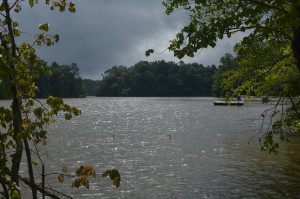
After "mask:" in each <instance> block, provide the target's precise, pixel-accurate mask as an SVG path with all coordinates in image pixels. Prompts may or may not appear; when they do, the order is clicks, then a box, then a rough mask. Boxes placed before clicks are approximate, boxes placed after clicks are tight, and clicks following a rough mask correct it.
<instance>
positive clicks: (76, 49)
mask: <svg viewBox="0 0 300 199" xmlns="http://www.w3.org/2000/svg"><path fill="white" fill-rule="evenodd" d="M73 2H75V4H76V13H69V12H65V13H59V12H58V11H50V10H49V7H47V6H45V4H44V2H43V1H40V4H39V5H37V6H35V7H33V8H29V7H28V6H27V5H26V3H27V2H24V4H23V5H22V12H20V13H18V14H14V15H13V17H14V18H16V19H17V20H18V21H19V23H20V29H21V31H23V32H25V34H24V38H25V39H26V40H27V41H28V40H29V41H32V40H33V39H32V37H33V35H34V34H36V33H38V28H37V27H38V25H39V24H42V23H46V22H47V23H49V24H51V26H50V28H51V31H50V32H51V33H54V34H56V33H57V34H59V35H60V42H59V43H57V44H55V45H54V46H52V47H38V48H37V54H38V55H39V57H41V58H42V59H44V60H46V61H47V62H48V63H49V64H51V63H52V62H53V61H56V62H58V64H60V65H62V64H71V63H77V65H78V66H79V68H80V74H81V76H82V77H84V78H92V79H100V77H101V74H102V73H103V72H104V71H105V70H107V69H108V68H111V67H112V66H118V65H123V66H132V65H134V64H135V63H137V62H139V61H141V60H146V61H154V60H162V59H163V60H166V61H175V62H179V61H180V60H178V59H176V58H174V57H173V55H172V53H170V52H168V51H166V52H164V53H163V54H153V55H151V56H150V57H146V56H145V51H146V50H148V49H150V48H153V49H154V50H155V51H157V52H162V51H164V50H165V49H167V47H168V44H169V41H170V40H171V39H173V38H174V37H175V35H176V34H177V33H178V32H179V31H180V29H181V28H182V27H183V26H184V25H185V24H187V21H188V18H187V14H186V13H185V12H177V13H175V14H173V15H171V16H167V15H166V14H165V13H164V12H165V9H164V7H163V6H162V0H75V1H73ZM239 40H240V36H239V35H237V36H235V37H233V38H231V39H224V40H222V41H219V42H218V44H217V46H216V47H215V48H214V49H211V48H209V49H203V50H201V51H199V53H198V55H197V56H196V57H194V58H185V59H183V61H184V62H185V63H191V62H197V63H201V64H203V65H212V64H215V65H219V60H220V57H221V56H223V55H224V54H225V53H226V52H229V53H232V48H233V46H234V44H235V43H236V42H237V41H239Z"/></svg>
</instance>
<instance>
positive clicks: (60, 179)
mask: <svg viewBox="0 0 300 199" xmlns="http://www.w3.org/2000/svg"><path fill="white" fill-rule="evenodd" d="M64 180H65V176H64V174H60V175H59V176H58V181H59V182H63V181H64Z"/></svg>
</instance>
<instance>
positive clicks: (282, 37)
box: [146, 0, 300, 153]
mask: <svg viewBox="0 0 300 199" xmlns="http://www.w3.org/2000/svg"><path fill="white" fill-rule="evenodd" d="M163 4H164V6H165V7H166V14H168V15H169V14H171V13H173V12H175V11H176V10H178V9H184V10H186V11H187V13H188V14H189V23H188V24H187V25H186V26H185V27H183V28H182V30H181V32H179V33H178V34H177V35H176V38H175V39H173V40H172V41H171V42H170V46H169V48H168V49H169V50H170V51H173V53H174V56H176V57H178V58H183V57H184V56H190V57H193V56H194V55H195V53H196V52H197V51H198V50H199V49H201V48H206V47H209V46H210V47H215V45H216V42H217V40H218V39H223V38H224V37H226V36H227V37H231V36H232V35H233V34H235V33H237V32H244V35H245V36H244V38H243V40H242V41H241V42H240V43H238V44H237V45H236V46H235V49H234V50H235V52H236V53H237V59H236V61H237V63H238V68H236V69H230V70H226V72H223V71H221V70H220V72H221V73H222V78H223V80H221V81H219V80H220V79H222V78H220V77H221V76H220V75H219V74H218V73H217V74H216V76H215V79H216V80H217V81H216V84H217V85H215V88H218V85H221V87H222V89H221V90H223V91H227V93H226V94H225V95H227V96H232V95H240V94H247V95H259V96H266V97H264V101H268V97H267V96H278V97H279V99H280V100H279V101H281V100H283V101H284V99H287V100H288V106H287V107H283V108H281V110H280V111H277V108H278V106H279V103H277V105H275V106H274V108H273V109H272V110H271V112H272V113H271V114H270V116H271V117H270V121H269V122H270V123H269V124H270V128H268V131H267V132H266V133H265V135H264V136H263V140H264V141H263V146H262V149H263V150H268V151H269V152H274V153H277V149H278V147H279V144H278V142H275V141H274V138H275V137H277V135H279V138H280V139H281V140H288V138H289V137H291V136H293V135H296V134H299V133H300V132H299V123H300V114H299V112H300V111H299V110H300V102H299V96H300V81H299V80H300V2H299V1H294V0H268V1H257V0H240V1H232V0H224V1H219V0H211V1H206V0H197V1H191V0H165V1H164V3H163ZM153 52H154V51H153V50H152V49H150V50H148V51H147V52H146V54H147V55H150V54H151V53H153ZM215 92H216V94H217V95H224V93H220V91H218V90H216V89H215ZM263 115H264V114H263ZM274 120H275V121H274Z"/></svg>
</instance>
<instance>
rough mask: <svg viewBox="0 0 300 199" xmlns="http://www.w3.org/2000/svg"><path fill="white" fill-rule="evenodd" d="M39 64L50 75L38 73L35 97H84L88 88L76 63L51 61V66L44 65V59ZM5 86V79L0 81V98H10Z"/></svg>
mask: <svg viewBox="0 0 300 199" xmlns="http://www.w3.org/2000/svg"><path fill="white" fill-rule="evenodd" d="M40 64H41V65H42V66H43V67H47V68H48V69H49V70H50V71H51V74H52V75H50V76H49V75H48V74H44V73H40V75H39V76H40V77H39V78H38V79H36V81H35V85H36V86H37V88H38V90H37V92H36V97H38V98H46V97H48V96H56V97H63V98H70V97H74V98H78V97H86V95H87V91H88V88H87V86H86V84H84V82H85V80H82V78H81V77H80V75H79V67H78V66H77V64H75V63H73V64H71V65H59V64H58V63H56V62H53V63H52V64H51V66H46V62H44V61H41V62H40ZM87 81H88V80H87ZM7 86H8V85H7V84H6V83H5V81H2V82H0V99H7V98H10V94H9V93H7V92H5V91H7V90H9V89H7Z"/></svg>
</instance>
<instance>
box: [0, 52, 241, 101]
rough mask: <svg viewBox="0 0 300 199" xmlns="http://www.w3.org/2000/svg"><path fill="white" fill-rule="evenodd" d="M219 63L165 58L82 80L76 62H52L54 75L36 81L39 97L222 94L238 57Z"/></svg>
mask: <svg viewBox="0 0 300 199" xmlns="http://www.w3.org/2000/svg"><path fill="white" fill-rule="evenodd" d="M220 63H221V64H220V65H219V66H218V67H216V66H215V65H211V66H204V65H202V64H198V63H188V64H185V63H184V62H182V61H180V62H179V63H175V62H166V61H164V60H160V61H154V62H148V61H140V62H138V63H136V64H135V65H133V66H131V67H126V66H122V65H121V66H113V67H112V68H110V69H108V70H106V71H105V72H104V73H103V74H102V77H101V79H100V80H91V79H83V78H82V77H81V76H80V72H79V67H78V66H77V64H76V63H72V64H70V65H66V64H64V65H59V64H58V63H56V62H53V63H52V64H51V65H50V66H47V63H46V62H43V61H41V65H43V66H44V67H47V68H48V69H50V71H51V74H52V75H51V76H49V75H47V74H43V73H41V74H40V77H39V78H38V79H37V80H36V82H35V84H36V86H37V88H38V90H37V92H36V97H37V98H46V97H47V96H50V95H51V96H56V97H62V98H79V97H86V96H107V97H122V96H128V97H175V96H186V97H191V96H193V97H201V96H222V95H224V93H225V92H224V91H223V90H222V88H221V78H222V75H223V74H224V73H225V72H226V71H228V70H232V69H233V70H234V69H236V68H237V62H236V58H235V57H233V56H232V55H230V54H226V55H225V56H223V57H222V58H221V59H220ZM7 86H8V85H7V84H6V83H5V82H0V99H7V98H10V94H9V93H5V92H4V91H5V90H9V89H6V87H7Z"/></svg>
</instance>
